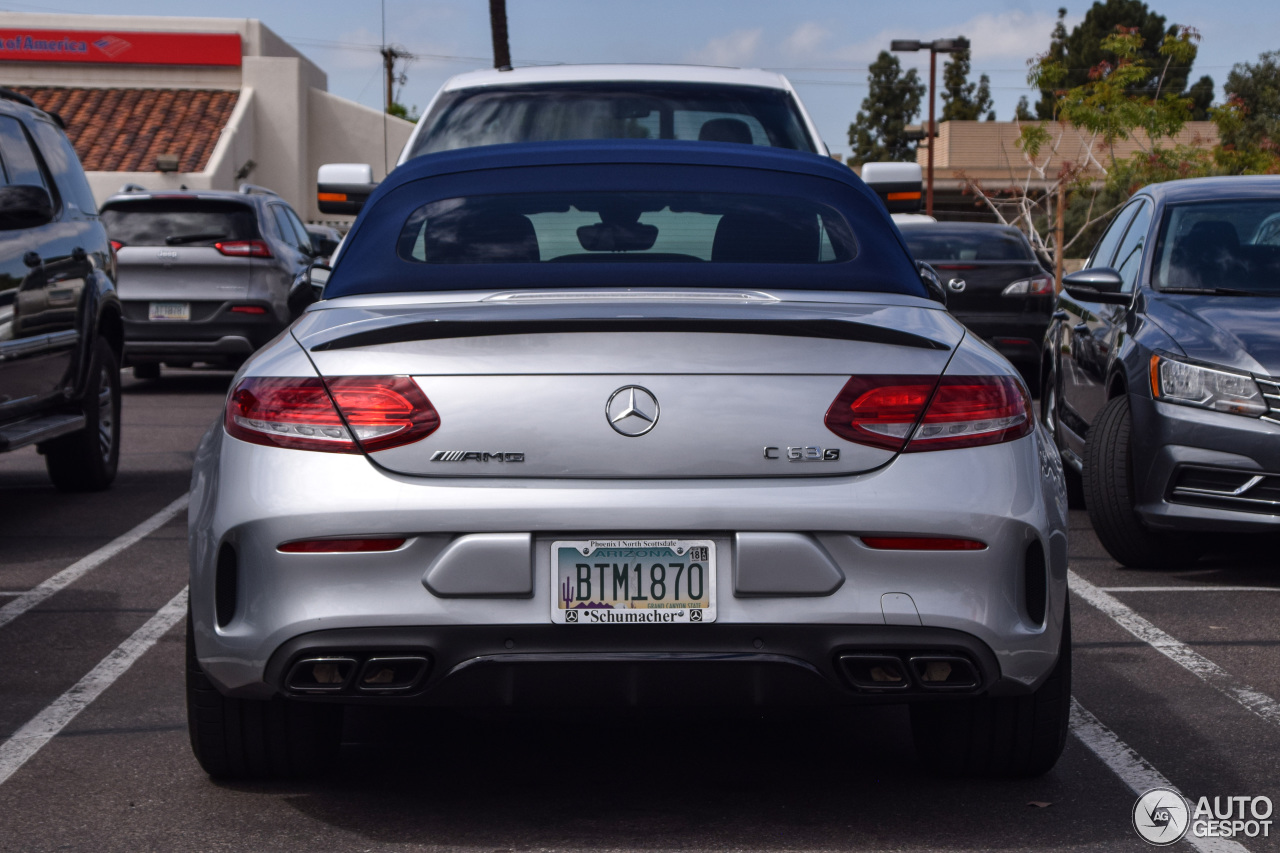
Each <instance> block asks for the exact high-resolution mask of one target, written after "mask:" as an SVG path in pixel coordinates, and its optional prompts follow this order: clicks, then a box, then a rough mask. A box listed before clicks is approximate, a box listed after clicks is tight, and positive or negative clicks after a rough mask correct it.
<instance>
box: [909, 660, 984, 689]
mask: <svg viewBox="0 0 1280 853" xmlns="http://www.w3.org/2000/svg"><path fill="white" fill-rule="evenodd" d="M911 669H912V672H913V673H914V675H915V677H916V681H917V682H919V684H920V686H921V687H923V688H925V689H926V690H972V689H974V688H975V687H977V686H978V684H979V683H980V679H979V678H978V671H977V670H976V669H975V668H974V666H973V664H972V663H971V662H970V661H969V659H968V658H964V657H960V656H958V655H921V656H919V657H913V658H911Z"/></svg>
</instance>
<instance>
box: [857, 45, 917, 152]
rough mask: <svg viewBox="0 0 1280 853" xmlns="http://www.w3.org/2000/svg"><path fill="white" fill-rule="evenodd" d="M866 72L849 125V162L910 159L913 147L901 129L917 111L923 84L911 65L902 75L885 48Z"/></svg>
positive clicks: (898, 64)
mask: <svg viewBox="0 0 1280 853" xmlns="http://www.w3.org/2000/svg"><path fill="white" fill-rule="evenodd" d="M870 71H871V73H870V74H868V75H867V82H868V84H869V86H870V92H868V93H867V97H866V98H864V99H863V101H862V109H861V110H859V111H858V115H857V116H856V117H855V118H854V121H853V124H851V125H849V147H850V148H852V149H853V153H852V154H851V155H850V157H849V162H850V164H851V165H855V166H860V165H862V164H863V163H869V162H879V161H884V160H895V161H907V162H910V161H913V160H915V157H916V155H915V146H914V144H913V143H912V142H911V140H909V139H906V138H905V136H904V132H905V131H906V128H907V125H909V124H911V122H913V121H915V118H916V116H917V115H919V114H920V99H921V98H923V97H924V93H925V85H924V84H923V83H921V82H920V75H919V74H917V73H916V70H915V69H914V68H913V69H911V70H910V71H907V72H906V73H905V74H904V73H903V71H902V65H901V63H899V62H898V57H896V56H894V55H893V54H891V53H889V52H888V51H887V50H882V51H880V55H879V56H878V57H876V61H875V62H873V63H872V64H871V69H870Z"/></svg>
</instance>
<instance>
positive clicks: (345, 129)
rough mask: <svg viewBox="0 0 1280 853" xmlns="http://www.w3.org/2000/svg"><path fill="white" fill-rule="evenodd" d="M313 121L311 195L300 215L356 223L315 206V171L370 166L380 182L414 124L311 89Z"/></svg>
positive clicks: (396, 157) (311, 137)
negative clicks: (326, 166)
mask: <svg viewBox="0 0 1280 853" xmlns="http://www.w3.org/2000/svg"><path fill="white" fill-rule="evenodd" d="M309 101H310V119H309V122H310V124H309V127H308V133H307V136H308V138H309V139H310V140H311V146H310V153H309V158H310V162H309V164H308V165H309V171H308V173H307V175H308V179H309V181H310V182H311V185H312V187H311V189H312V194H311V196H310V197H309V198H308V200H307V207H306V209H305V210H304V209H303V208H301V207H299V208H298V213H299V214H300V215H301V216H302V217H303V218H305V219H307V220H319V219H323V220H325V221H331V220H337V221H343V220H353V219H354V217H350V216H347V217H340V216H333V215H331V214H322V213H320V210H319V208H317V207H316V204H315V194H314V183H315V179H316V171H317V170H318V169H319V168H320V167H321V166H322V165H324V164H325V163H368V164H369V165H370V166H372V167H373V177H374V180H376V181H381V180H382V179H383V178H384V177H386V175H387V171H388V167H390V168H391V169H394V168H395V166H396V160H397V159H399V157H400V149H402V148H404V144H405V143H406V142H408V141H409V134H411V133H412V132H413V123H412V122H408V121H405V120H404V119H401V118H396V117H395V116H389V115H387V114H385V113H383V112H381V111H380V110H374V109H370V108H369V107H366V106H363V105H361V104H357V103H353V102H351V101H348V100H346V99H345V98H339V97H338V96H336V95H332V94H330V93H329V92H323V91H321V90H319V89H312V90H311V91H310V93H309Z"/></svg>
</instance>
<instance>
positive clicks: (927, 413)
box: [188, 141, 1070, 777]
mask: <svg viewBox="0 0 1280 853" xmlns="http://www.w3.org/2000/svg"><path fill="white" fill-rule="evenodd" d="M922 273H923V275H922ZM324 296H325V297H326V298H325V299H323V300H322V301H320V302H318V303H316V304H315V305H313V306H312V307H311V308H310V309H309V310H308V311H307V313H306V314H304V315H303V317H302V318H300V320H299V321H298V322H297V323H296V324H295V325H294V326H293V327H292V329H291V330H290V333H289V334H286V335H284V336H282V337H280V338H279V339H277V340H276V341H274V342H272V343H271V344H270V345H268V346H267V347H265V348H264V349H263V350H262V351H260V352H259V353H257V354H256V355H255V356H254V357H253V358H252V359H250V361H249V362H248V363H247V364H246V365H245V366H244V367H243V368H242V369H241V371H240V373H239V374H238V375H237V377H236V379H235V380H234V384H233V390H232V392H231V393H230V395H229V397H228V400H227V405H226V409H225V412H224V414H223V417H222V418H221V420H220V421H219V422H218V423H217V424H215V425H214V426H213V428H212V429H211V430H210V431H209V432H208V433H207V435H206V436H205V438H204V440H203V442H202V444H201V446H200V448H199V451H198V455H197V459H196V464H195V471H194V479H193V484H192V504H191V516H190V539H191V619H190V620H189V625H190V626H191V629H190V630H191V633H190V637H189V656H188V702H189V709H190V721H191V738H192V744H193V747H194V749H195V752H196V755H197V757H198V758H199V760H200V762H201V764H202V765H203V767H204V768H205V769H206V770H207V771H208V772H209V773H210V774H212V775H214V776H219V777H236V776H267V775H288V774H295V773H305V772H309V771H313V770H316V769H318V768H319V767H321V766H323V764H324V763H325V761H326V760H327V759H328V758H330V757H331V756H332V755H333V754H334V752H335V751H336V749H337V747H338V745H339V743H340V740H341V732H342V713H343V709H344V708H345V707H348V706H352V705H358V704H403V705H418V706H435V707H441V706H444V707H475V706H491V707H506V708H512V707H515V708H523V707H538V706H566V705H568V706H574V707H581V706H607V707H618V706H621V707H628V706H630V707H636V706H639V707H649V706H672V705H676V706H688V705H705V704H713V705H718V706H728V707H733V708H755V707H758V706H767V705H795V704H800V705H803V706H815V705H835V706H839V705H849V704H854V703H865V702H893V703H904V702H905V703H910V705H911V709H912V721H913V725H914V730H915V733H916V738H917V742H918V745H919V746H920V748H921V753H922V755H923V756H925V757H926V759H927V760H928V761H929V762H931V763H933V764H935V765H936V766H937V767H938V768H939V769H941V770H944V771H947V772H964V773H994V774H1003V775H1029V774H1036V773H1042V772H1044V771H1045V770H1047V769H1048V768H1050V767H1051V766H1052V765H1053V764H1054V762H1055V761H1056V760H1057V757H1058V755H1059V753H1060V752H1061V750H1062V746H1063V742H1064V739H1065V735H1066V726H1067V713H1068V701H1069V688H1070V638H1069V628H1068V614H1067V594H1066V553H1067V550H1066V545H1067V538H1066V537H1067V530H1066V518H1065V512H1066V496H1065V490H1064V481H1063V476H1062V468H1061V465H1060V463H1059V461H1058V456H1057V454H1056V453H1055V452H1054V449H1053V445H1052V442H1051V440H1050V438H1049V436H1048V435H1047V433H1045V431H1044V430H1043V429H1042V428H1040V427H1039V426H1038V425H1037V422H1036V419H1035V418H1034V417H1033V416H1032V410H1031V402H1030V398H1029V395H1028V394H1027V392H1026V389H1025V386H1024V385H1023V383H1022V382H1021V381H1020V380H1019V378H1018V376H1017V373H1016V371H1015V370H1014V369H1013V367H1012V366H1011V365H1010V364H1009V363H1008V362H1007V361H1006V360H1005V359H1004V358H1002V357H1001V356H1000V355H999V354H997V353H996V352H995V351H994V350H992V349H991V348H990V347H989V346H987V345H986V344H984V343H983V342H982V341H980V340H979V339H977V338H975V337H974V336H973V335H971V334H968V333H967V332H966V331H965V329H964V327H963V326H961V325H960V324H959V323H958V322H957V321H956V320H955V319H954V318H953V317H952V316H951V315H949V314H948V313H947V312H946V310H945V308H944V306H943V305H942V304H940V302H939V301H937V297H938V296H939V294H938V289H937V287H936V276H933V275H932V273H931V272H930V271H929V270H928V269H927V268H924V269H921V268H918V267H917V266H916V265H915V264H914V263H913V262H912V261H911V260H910V257H909V255H908V253H907V250H906V247H905V246H904V245H903V244H902V242H901V239H900V238H899V237H898V235H897V233H896V231H895V230H894V228H893V226H892V224H891V223H890V221H889V218H888V215H887V214H885V213H883V211H882V209H881V208H880V206H879V203H878V202H877V200H876V198H875V196H874V195H872V194H871V193H870V192H869V191H868V190H867V189H866V187H865V186H864V185H862V183H861V182H860V181H859V180H858V179H857V178H856V176H854V175H853V174H852V173H851V172H850V171H849V170H848V169H845V168H843V167H841V166H839V165H837V164H834V163H832V162H831V161H830V160H827V159H825V158H821V157H817V156H813V155H806V154H796V153H789V152H774V151H756V150H754V149H751V148H749V147H748V146H732V145H717V144H709V143H701V144H696V143H688V144H686V143H655V142H652V141H650V142H646V143H643V144H637V143H632V142H624V141H618V142H585V143H583V142H576V143H547V144H531V145H520V146H495V147H490V148H477V149H468V150H464V151H459V152H451V153H444V154H439V155H433V156H431V157H424V158H420V159H418V160H415V161H413V162H411V163H409V164H407V165H406V166H403V167H401V168H400V169H398V170H397V171H396V173H395V174H393V175H392V176H391V178H389V179H388V181H387V182H386V183H384V184H383V186H382V187H381V188H380V189H379V190H378V193H377V194H375V196H374V197H373V198H372V200H371V201H370V203H369V206H368V207H367V208H366V209H365V211H364V213H363V214H362V215H361V218H360V220H359V221H358V222H357V223H356V226H355V228H354V229H353V230H352V232H351V233H350V235H349V236H348V239H347V242H346V244H345V246H344V247H343V249H342V250H341V253H340V255H339V258H338V261H337V265H336V267H335V268H334V270H333V273H332V277H331V278H330V279H329V281H328V285H327V287H326V290H325V293H324ZM633 747H634V743H633V742H632V740H631V738H630V736H626V737H622V738H620V740H619V741H618V742H617V743H612V744H600V745H595V746H593V747H592V749H591V751H592V752H597V753H610V752H615V751H628V750H631V749H633ZM645 748H646V750H649V751H650V752H651V754H654V755H668V756H669V757H671V758H679V757H681V756H686V757H687V756H688V755H689V754H690V753H689V752H688V749H689V745H687V744H683V745H682V744H674V745H670V746H666V745H647V746H646V747H645Z"/></svg>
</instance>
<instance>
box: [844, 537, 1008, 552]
mask: <svg viewBox="0 0 1280 853" xmlns="http://www.w3.org/2000/svg"><path fill="white" fill-rule="evenodd" d="M862 544H864V545H866V546H867V547H868V548H875V549H876V550H878V551H981V550H983V549H984V548H986V547H987V546H986V544H985V543H983V542H979V541H978V540H976V539H948V538H944V537H940V536H863V537H862Z"/></svg>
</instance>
